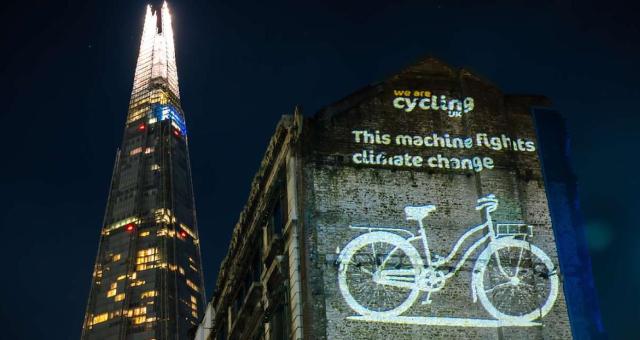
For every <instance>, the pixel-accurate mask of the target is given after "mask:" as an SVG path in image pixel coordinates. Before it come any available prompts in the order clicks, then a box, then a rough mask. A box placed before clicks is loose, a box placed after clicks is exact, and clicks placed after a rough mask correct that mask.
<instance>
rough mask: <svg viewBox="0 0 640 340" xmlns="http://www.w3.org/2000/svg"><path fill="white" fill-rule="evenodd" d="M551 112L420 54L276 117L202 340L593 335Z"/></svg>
mask: <svg viewBox="0 0 640 340" xmlns="http://www.w3.org/2000/svg"><path fill="white" fill-rule="evenodd" d="M549 106H550V103H549V101H548V100H547V99H545V98H544V97H539V96H520V95H505V94H503V93H502V92H501V91H500V90H499V89H498V88H496V87H495V86H494V85H492V84H490V83H489V82H487V81H486V80H483V79H482V78H480V77H479V76H477V75H475V74H474V73H472V72H470V71H468V70H465V69H454V68H452V67H450V66H448V65H446V64H444V63H442V62H440V61H438V60H436V59H433V58H427V59H424V60H422V61H420V62H418V63H416V64H414V65H412V66H410V67H408V68H406V69H404V70H402V71H401V72H399V73H397V74H395V75H393V76H391V77H389V78H388V79H387V80H385V81H383V82H380V83H378V84H373V85H370V86H367V87H365V88H363V89H361V90H359V91H357V92H355V93H353V94H351V95H349V96H347V97H346V98H344V99H342V100H340V101H338V102H336V103H334V104H332V105H329V106H328V107H326V108H324V109H323V110H321V111H320V112H318V113H316V114H315V115H314V116H312V117H309V118H305V117H303V116H302V114H301V112H299V110H297V109H296V111H295V112H294V113H293V114H292V115H290V116H283V118H282V119H281V120H280V122H279V123H278V125H277V127H276V131H275V133H274V135H273V137H272V138H271V141H270V143H269V146H268V148H267V151H266V153H265V156H264V159H263V161H262V164H261V166H260V170H259V171H258V173H257V175H256V176H255V178H254V181H253V184H252V188H251V192H250V195H249V198H248V201H247V204H246V206H245V208H244V210H243V211H242V213H241V214H240V218H239V221H238V223H237V224H236V226H235V229H234V231H233V236H232V240H231V244H230V246H229V252H228V255H227V257H226V258H225V260H224V261H223V263H222V265H221V269H220V272H219V274H218V279H217V285H216V291H215V292H214V294H213V298H212V300H211V302H210V303H209V305H208V308H207V312H206V314H205V317H204V319H203V321H202V324H201V325H200V328H199V329H198V333H197V335H196V339H199V340H200V339H202V340H204V339H303V338H304V339H387V338H391V337H392V338H394V339H422V338H434V339H439V338H441V339H469V338H478V339H513V338H527V339H567V338H571V337H575V338H581V339H582V338H598V337H599V336H602V334H603V331H602V328H601V326H600V323H599V316H598V312H597V305H596V302H595V298H594V296H595V295H594V288H593V281H592V279H591V274H590V273H591V272H590V271H591V269H590V262H589V259H588V254H587V252H586V250H585V248H584V242H583V239H582V236H581V235H582V230H581V225H580V223H579V214H578V211H577V204H576V202H577V199H576V197H577V196H576V194H575V180H574V179H573V177H572V174H571V171H570V168H569V166H568V161H567V152H566V147H567V143H566V136H565V135H564V130H563V127H562V126H563V125H562V120H561V119H560V118H559V115H558V114H557V113H556V112H554V111H552V110H551V109H548V107H549ZM546 126H549V127H552V128H551V129H547V128H546ZM550 131H551V132H550ZM538 136H545V138H544V139H542V138H539V137H538ZM542 163H544V169H545V170H546V171H543V167H542ZM552 222H553V223H552Z"/></svg>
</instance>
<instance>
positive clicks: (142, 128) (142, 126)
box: [138, 123, 146, 131]
mask: <svg viewBox="0 0 640 340" xmlns="http://www.w3.org/2000/svg"><path fill="white" fill-rule="evenodd" d="M145 128H146V126H145V125H144V123H142V124H140V125H139V126H138V131H144V129H145Z"/></svg>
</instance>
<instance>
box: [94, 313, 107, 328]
mask: <svg viewBox="0 0 640 340" xmlns="http://www.w3.org/2000/svg"><path fill="white" fill-rule="evenodd" d="M108 319H109V313H102V314H98V315H96V316H94V317H93V319H92V320H91V324H92V325H95V324H97V323H101V322H105V321H107V320H108Z"/></svg>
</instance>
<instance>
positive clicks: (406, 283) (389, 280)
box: [351, 210, 502, 288]
mask: <svg viewBox="0 0 640 340" xmlns="http://www.w3.org/2000/svg"><path fill="white" fill-rule="evenodd" d="M418 225H419V229H418V235H415V234H413V233H412V232H410V231H407V230H404V229H399V228H393V227H359V226H351V228H353V229H364V230H368V232H373V231H374V230H375V231H392V232H395V233H403V234H408V235H409V237H407V238H406V241H407V242H409V243H413V242H415V241H421V242H422V245H423V247H424V253H425V254H424V255H425V258H426V263H425V264H426V267H427V268H431V269H436V268H438V267H440V266H443V265H445V264H447V263H449V262H451V261H452V260H453V258H454V257H456V255H458V253H459V250H460V247H461V246H462V244H464V243H465V241H466V240H467V239H468V238H469V237H471V236H472V235H474V234H476V233H477V232H479V231H481V230H484V229H485V228H488V229H489V230H488V231H489V232H488V233H487V234H486V235H485V236H483V237H481V238H479V239H478V240H476V241H475V242H474V243H473V244H472V245H471V246H470V247H469V248H467V250H466V251H465V253H464V255H463V256H462V258H461V259H460V260H459V261H458V263H457V264H456V265H455V267H454V268H453V269H452V270H450V271H449V272H448V273H446V274H444V277H443V279H445V280H446V279H448V278H450V277H452V276H453V275H455V274H456V272H458V270H460V268H462V266H463V265H464V263H465V262H466V261H467V259H468V258H469V256H471V254H472V253H473V252H475V251H476V249H477V248H478V247H480V246H481V245H482V244H484V243H485V241H487V240H489V244H490V243H491V242H493V241H494V240H495V239H496V233H495V228H494V224H493V219H492V218H491V214H490V212H489V211H487V210H485V222H484V223H481V224H479V225H477V226H475V227H473V228H471V229H470V230H468V231H467V232H465V233H464V234H463V235H462V236H461V237H460V238H459V239H458V241H457V242H456V244H455V245H454V246H453V248H452V249H451V252H450V253H449V254H448V255H447V256H446V257H445V258H442V259H440V260H437V261H435V262H434V261H433V260H432V258H431V250H430V248H429V240H428V236H427V233H426V229H425V227H424V224H423V221H422V220H418ZM398 249H399V248H397V247H396V248H394V249H393V250H391V251H390V252H389V254H387V255H386V256H385V258H384V260H383V261H382V262H381V264H380V267H381V268H383V267H384V265H385V264H386V263H387V261H388V260H389V259H391V258H392V255H393V254H394V253H395V252H396V251H397V250H398ZM376 256H377V254H374V257H376ZM498 261H499V259H498ZM499 266H500V268H501V270H502V266H501V265H499ZM425 273H426V271H422V272H421V276H423V277H424V275H425ZM413 276H414V273H413V271H412V270H408V269H387V270H383V271H381V272H380V273H379V274H378V277H377V279H376V281H377V282H378V283H380V284H386V285H391V286H396V287H404V288H411V287H412V286H414V285H416V284H418V282H413V281H412V280H411V277H413Z"/></svg>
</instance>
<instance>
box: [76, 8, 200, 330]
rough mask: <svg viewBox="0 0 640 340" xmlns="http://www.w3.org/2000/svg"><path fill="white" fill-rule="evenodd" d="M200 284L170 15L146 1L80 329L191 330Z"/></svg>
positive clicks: (198, 309)
mask: <svg viewBox="0 0 640 340" xmlns="http://www.w3.org/2000/svg"><path fill="white" fill-rule="evenodd" d="M204 301H205V300H204V285H203V279H202V267H201V261H200V248H199V238H198V229H197V222H196V216H195V205H194V197H193V189H192V181H191V167H190V162H189V151H188V138H187V128H186V124H185V116H184V112H183V111H182V108H181V105H180V92H179V88H178V75H177V69H176V60H175V50H174V42H173V30H172V27H171V15H170V13H169V9H168V7H167V4H166V3H164V5H163V7H162V9H161V10H160V11H157V12H155V13H154V12H152V10H151V7H148V8H147V12H146V16H145V21H144V28H143V33H142V39H141V44H140V53H139V56H138V61H137V66H136V70H135V77H134V81H133V91H132V93H131V100H130V102H129V110H128V115H127V120H126V125H125V129H124V136H123V140H122V146H121V147H120V148H119V150H118V152H117V155H116V161H115V165H114V169H113V176H112V180H111V187H110V190H109V197H108V200H107V207H106V212H105V216H104V225H103V227H102V231H101V235H100V243H99V248H98V254H97V257H96V262H95V267H94V272H93V278H92V283H91V291H90V295H89V299H88V302H87V308H86V313H85V320H84V324H83V329H82V339H87V340H88V339H190V338H192V337H193V332H194V330H195V327H194V326H195V325H196V323H197V321H198V320H199V319H201V318H202V315H203V311H204Z"/></svg>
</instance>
